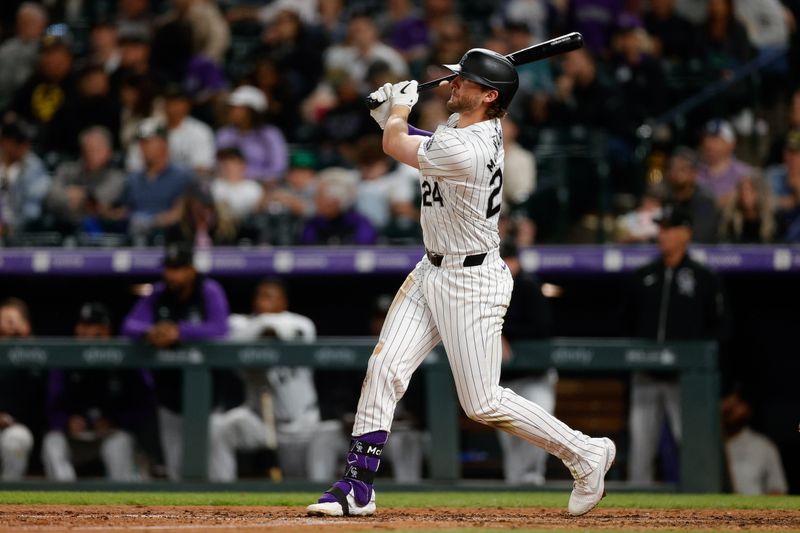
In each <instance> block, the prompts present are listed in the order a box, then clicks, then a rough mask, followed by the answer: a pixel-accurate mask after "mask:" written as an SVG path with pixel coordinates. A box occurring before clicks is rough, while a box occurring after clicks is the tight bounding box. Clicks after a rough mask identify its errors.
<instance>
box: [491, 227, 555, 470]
mask: <svg viewBox="0 0 800 533" xmlns="http://www.w3.org/2000/svg"><path fill="white" fill-rule="evenodd" d="M500 257H501V258H502V259H503V261H505V263H506V266H507V268H508V270H509V272H511V276H512V277H513V278H514V289H513V292H512V294H511V303H510V304H509V306H508V311H507V312H506V316H505V320H504V321H503V336H502V342H503V361H504V362H509V361H512V360H513V359H514V357H515V356H516V355H519V354H517V353H515V352H514V349H513V346H512V343H515V342H517V341H524V340H533V339H545V338H548V337H550V336H551V335H552V334H553V311H552V308H551V307H550V302H549V301H548V300H547V298H545V296H544V294H543V293H542V283H541V282H540V281H539V279H538V278H537V277H536V276H535V275H534V274H532V273H527V272H524V271H523V270H522V263H520V260H519V250H518V248H517V246H516V244H514V243H513V242H512V241H508V240H506V241H503V242H502V243H501V245H500ZM503 381H504V382H503V386H504V387H508V388H510V389H511V390H513V391H514V392H516V393H517V394H520V395H521V396H523V397H525V398H527V399H529V400H531V401H533V402H536V404H537V405H539V406H541V407H542V409H544V410H546V411H547V412H548V413H553V412H554V410H555V405H556V384H557V382H558V374H557V372H556V371H555V369H552V368H551V369H548V370H545V371H543V372H530V371H519V370H517V371H516V372H513V371H512V372H508V371H506V370H503ZM497 437H498V440H499V441H500V448H501V449H502V450H503V477H504V478H505V481H506V483H510V484H515V485H516V484H521V483H524V484H528V483H529V484H533V485H542V484H544V482H545V467H546V465H547V452H545V451H544V450H542V449H541V448H537V447H536V446H531V445H530V443H528V442H525V441H523V440H521V439H517V438H514V437H513V436H511V435H509V434H508V433H506V432H505V431H498V432H497Z"/></svg>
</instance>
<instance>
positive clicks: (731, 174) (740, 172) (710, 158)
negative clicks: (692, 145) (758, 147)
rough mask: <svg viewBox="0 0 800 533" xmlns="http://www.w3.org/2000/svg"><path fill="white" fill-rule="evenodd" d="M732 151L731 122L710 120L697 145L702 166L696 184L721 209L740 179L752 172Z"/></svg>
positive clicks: (731, 196) (732, 133)
mask: <svg viewBox="0 0 800 533" xmlns="http://www.w3.org/2000/svg"><path fill="white" fill-rule="evenodd" d="M734 148H736V134H735V133H734V131H733V126H731V124H730V122H728V121H726V120H721V119H713V120H711V121H709V122H708V123H707V124H706V126H705V129H704V131H703V139H702V141H701V143H700V154H701V155H700V158H701V163H700V168H699V169H698V173H697V183H699V184H700V185H703V186H704V187H706V188H707V189H708V190H709V191H711V194H713V195H714V198H715V199H716V201H717V206H718V207H720V208H724V207H725V206H726V205H727V204H728V203H729V202H730V201H731V199H732V198H733V193H734V190H735V188H736V184H737V183H738V182H739V180H740V179H742V178H743V177H745V176H750V175H751V174H752V172H753V170H752V169H751V168H750V167H749V166H748V165H746V164H745V163H742V162H741V161H739V160H738V159H737V158H736V156H735V155H734V153H733V150H734Z"/></svg>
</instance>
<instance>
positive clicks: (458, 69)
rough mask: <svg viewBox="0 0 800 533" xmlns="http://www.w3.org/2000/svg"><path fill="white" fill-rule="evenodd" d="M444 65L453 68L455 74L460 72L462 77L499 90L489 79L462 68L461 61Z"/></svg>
mask: <svg viewBox="0 0 800 533" xmlns="http://www.w3.org/2000/svg"><path fill="white" fill-rule="evenodd" d="M442 66H443V67H444V68H446V69H450V70H452V71H453V74H458V75H459V76H461V77H462V78H465V79H468V80H470V81H473V82H475V83H477V84H478V85H482V86H483V87H486V88H487V89H494V90H495V91H497V90H499V89H498V88H497V87H495V86H494V85H493V84H492V83H491V82H489V80H486V79H484V78H482V77H480V76H477V75H475V74H472V73H470V72H464V71H463V70H462V69H461V64H460V63H456V64H455V65H442Z"/></svg>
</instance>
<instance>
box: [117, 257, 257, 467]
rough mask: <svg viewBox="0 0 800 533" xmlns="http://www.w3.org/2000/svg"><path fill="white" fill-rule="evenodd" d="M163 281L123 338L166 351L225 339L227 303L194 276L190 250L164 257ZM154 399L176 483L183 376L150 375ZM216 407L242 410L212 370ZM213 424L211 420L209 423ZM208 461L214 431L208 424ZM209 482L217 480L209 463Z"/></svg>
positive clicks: (228, 380)
mask: <svg viewBox="0 0 800 533" xmlns="http://www.w3.org/2000/svg"><path fill="white" fill-rule="evenodd" d="M163 275H164V281H163V282H161V283H157V284H155V286H154V287H153V292H152V293H151V294H150V295H148V296H145V297H143V298H142V299H141V300H139V302H138V303H137V304H136V306H135V307H134V308H133V310H132V311H131V312H130V314H128V316H127V317H126V318H125V322H124V323H123V326H122V334H123V335H124V336H126V337H130V338H133V339H140V340H143V341H145V342H146V343H148V344H150V345H152V346H155V347H156V348H161V349H169V348H175V347H178V346H180V345H181V344H182V343H185V342H193V341H202V340H208V339H219V338H223V337H225V336H226V335H227V333H228V322H227V321H228V300H227V298H226V296H225V292H224V291H223V289H222V287H221V286H220V285H219V284H218V283H217V282H216V281H214V280H212V279H208V278H205V277H203V276H201V275H200V274H198V272H197V270H195V268H194V253H193V250H192V248H191V246H189V245H187V244H182V243H173V244H169V245H168V246H167V248H166V251H165V253H164V274H163ZM154 377H155V382H156V396H157V399H158V404H159V405H158V425H159V430H160V434H161V435H160V436H161V448H162V451H163V453H164V460H165V462H166V468H167V477H169V479H171V480H177V479H180V468H181V463H182V451H183V448H182V443H183V416H182V409H183V402H182V397H181V394H182V388H183V387H182V386H183V383H182V376H181V371H180V369H163V370H162V369H160V370H157V371H156V372H154ZM213 378H214V398H213V400H214V406H215V408H217V409H224V408H225V407H229V408H230V407H234V406H236V405H239V404H241V398H242V393H241V390H242V385H241V383H240V382H239V381H238V380H237V379H236V378H235V377H234V375H233V374H232V373H230V372H229V371H225V370H215V371H214V373H213ZM212 422H213V418H212ZM210 427H211V430H210V437H211V451H210V453H211V456H212V457H213V455H214V442H215V437H216V434H217V433H218V430H216V429H215V425H214V424H213V423H212V424H210ZM209 479H211V480H212V481H215V480H219V478H218V476H217V475H216V473H215V468H214V463H213V461H212V462H211V463H210V464H209Z"/></svg>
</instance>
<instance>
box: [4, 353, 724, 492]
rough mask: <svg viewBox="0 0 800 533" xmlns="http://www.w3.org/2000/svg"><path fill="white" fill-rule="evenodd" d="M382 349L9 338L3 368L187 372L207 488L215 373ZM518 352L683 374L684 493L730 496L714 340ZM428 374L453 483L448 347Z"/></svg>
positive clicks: (199, 470) (189, 467)
mask: <svg viewBox="0 0 800 533" xmlns="http://www.w3.org/2000/svg"><path fill="white" fill-rule="evenodd" d="M373 345H374V339H372V338H326V339H320V340H318V342H316V343H314V344H299V343H280V342H277V341H265V342H259V343H249V344H239V343H229V342H218V343H198V344H193V345H191V346H186V347H183V348H180V349H174V350H157V349H153V348H151V347H148V346H145V345H142V344H136V343H131V342H129V341H126V340H121V339H114V340H109V341H102V342H92V341H78V340H74V339H63V338H59V339H56V338H51V339H41V338H40V339H31V340H27V339H26V340H14V341H8V340H5V341H0V369H3V368H10V367H12V368H13V367H36V368H41V369H47V368H166V367H171V368H175V367H177V368H181V369H182V370H183V378H184V380H183V392H182V394H183V405H184V417H185V418H184V454H183V478H184V480H185V481H204V480H206V474H207V454H208V439H207V435H208V413H209V411H210V408H211V369H212V368H253V367H256V368H258V367H271V366H278V365H280V366H309V367H313V368H319V369H329V370H362V371H363V370H365V369H366V365H367V360H368V358H369V356H370V354H371V353H372V348H373ZM513 347H514V353H515V357H514V359H513V360H512V361H511V362H509V363H507V364H506V365H505V367H507V368H509V369H515V370H531V371H534V370H544V369H547V368H556V369H558V370H563V371H565V372H569V373H573V374H574V373H578V374H587V375H590V374H598V373H609V372H615V373H617V372H631V371H636V370H643V371H648V372H662V373H671V374H677V375H678V376H679V382H680V389H681V402H682V405H683V409H682V411H683V419H682V420H681V424H682V432H681V433H682V435H683V440H682V443H681V471H680V479H681V481H680V485H679V488H680V490H681V491H683V492H720V491H721V490H722V454H721V443H720V427H719V374H718V370H717V346H716V344H715V343H713V342H684V343H670V344H668V345H659V344H655V343H649V342H641V341H633V340H629V339H573V338H569V339H566V338H562V339H553V340H550V341H536V342H524V343H517V344H515V345H514V346H513ZM420 370H421V372H422V373H423V376H424V380H425V387H426V392H427V409H428V421H429V423H428V426H429V431H430V433H431V440H432V442H433V443H435V446H432V450H431V458H430V469H429V473H430V480H431V481H437V482H446V483H447V482H449V483H453V482H456V481H458V480H459V478H460V464H459V429H458V409H459V406H458V400H457V398H456V394H455V389H454V387H453V380H452V377H451V374H450V369H449V366H448V364H447V359H446V356H445V353H444V350H443V349H442V348H441V346H439V347H437V348H436V349H435V350H434V351H433V352H432V353H431V354H430V355H429V356H428V357H427V358H426V360H425V362H424V363H423V365H422V368H421V369H420ZM0 371H2V370H0ZM186 437H190V438H186Z"/></svg>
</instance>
